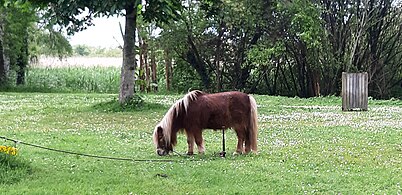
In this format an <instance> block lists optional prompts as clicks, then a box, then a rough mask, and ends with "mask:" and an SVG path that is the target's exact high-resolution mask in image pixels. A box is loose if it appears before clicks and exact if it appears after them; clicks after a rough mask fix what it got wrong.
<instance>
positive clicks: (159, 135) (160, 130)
mask: <svg viewBox="0 0 402 195" xmlns="http://www.w3.org/2000/svg"><path fill="white" fill-rule="evenodd" d="M156 132H157V133H158V137H159V138H160V137H162V136H163V129H162V127H161V126H158V128H157V130H156Z"/></svg>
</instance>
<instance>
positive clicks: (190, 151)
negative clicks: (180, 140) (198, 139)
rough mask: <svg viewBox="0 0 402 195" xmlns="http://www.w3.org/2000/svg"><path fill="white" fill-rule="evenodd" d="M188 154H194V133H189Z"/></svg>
mask: <svg viewBox="0 0 402 195" xmlns="http://www.w3.org/2000/svg"><path fill="white" fill-rule="evenodd" d="M187 145H188V149H187V155H193V154H194V135H193V134H191V133H187Z"/></svg>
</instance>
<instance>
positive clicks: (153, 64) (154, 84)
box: [151, 48, 158, 92]
mask: <svg viewBox="0 0 402 195" xmlns="http://www.w3.org/2000/svg"><path fill="white" fill-rule="evenodd" d="M154 49H155V48H152V49H151V69H152V71H151V72H152V90H153V91H154V92H157V91H158V85H157V83H158V81H157V78H156V75H157V74H156V72H157V70H156V57H155V50H154Z"/></svg>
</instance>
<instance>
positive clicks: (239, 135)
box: [233, 128, 246, 155]
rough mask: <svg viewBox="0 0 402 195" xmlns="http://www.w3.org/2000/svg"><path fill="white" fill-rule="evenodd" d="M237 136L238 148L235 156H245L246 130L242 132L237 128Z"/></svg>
mask: <svg viewBox="0 0 402 195" xmlns="http://www.w3.org/2000/svg"><path fill="white" fill-rule="evenodd" d="M235 131H236V135H237V147H236V152H235V153H233V154H234V155H236V154H243V153H244V147H243V146H244V141H245V138H246V134H245V132H244V130H241V129H240V128H236V129H235Z"/></svg>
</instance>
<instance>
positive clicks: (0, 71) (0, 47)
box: [0, 14, 9, 86]
mask: <svg viewBox="0 0 402 195" xmlns="http://www.w3.org/2000/svg"><path fill="white" fill-rule="evenodd" d="M3 29H4V28H3V15H2V14H0V86H3V85H5V84H6V83H7V80H8V79H7V77H8V70H9V66H8V63H7V60H6V54H5V52H4V41H3V37H4V33H3Z"/></svg>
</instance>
